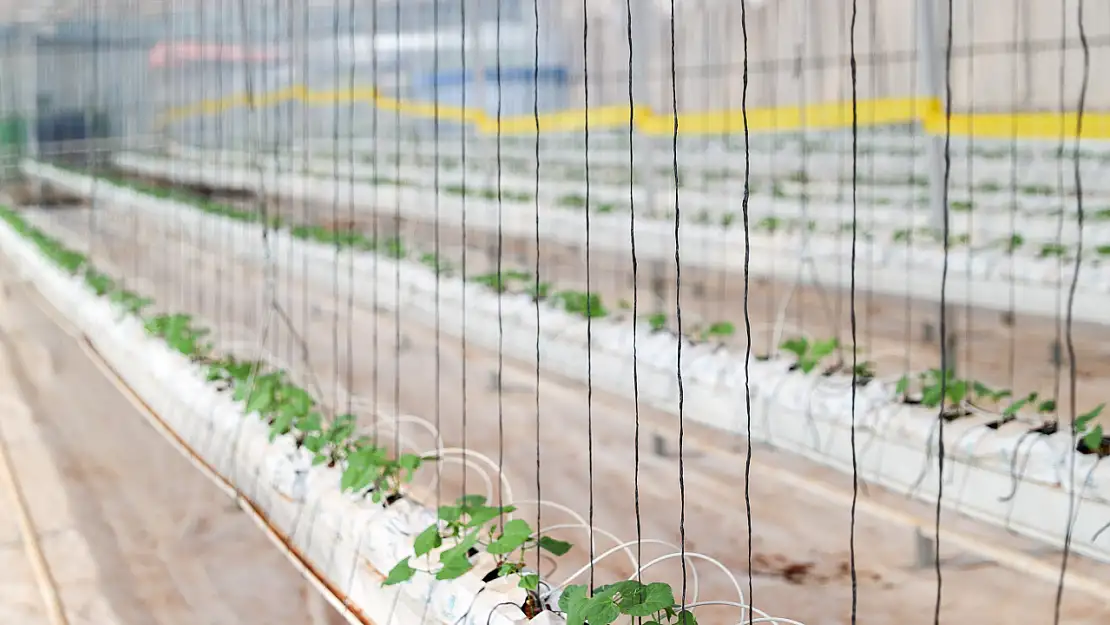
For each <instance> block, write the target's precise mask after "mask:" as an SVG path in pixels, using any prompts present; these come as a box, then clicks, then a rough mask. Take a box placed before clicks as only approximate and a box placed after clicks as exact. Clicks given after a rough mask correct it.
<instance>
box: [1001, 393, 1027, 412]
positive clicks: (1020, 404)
mask: <svg viewBox="0 0 1110 625" xmlns="http://www.w3.org/2000/svg"><path fill="white" fill-rule="evenodd" d="M1028 404H1029V398H1028V397H1022V398H1021V399H1018V400H1016V401H1014V402H1013V403H1012V404H1010V405H1009V406H1006V409H1005V410H1003V411H1002V416H1004V417H1012V416H1014V415H1016V414H1017V413H1018V411H1020V410H1021V409H1022V408H1024V407H1025V406H1027V405H1028Z"/></svg>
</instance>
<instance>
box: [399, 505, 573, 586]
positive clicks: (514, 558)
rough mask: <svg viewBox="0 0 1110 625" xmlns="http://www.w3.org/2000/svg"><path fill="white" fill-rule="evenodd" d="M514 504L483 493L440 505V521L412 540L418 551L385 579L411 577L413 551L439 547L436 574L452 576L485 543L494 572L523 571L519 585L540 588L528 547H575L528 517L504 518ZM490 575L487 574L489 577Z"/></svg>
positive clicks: (559, 550)
mask: <svg viewBox="0 0 1110 625" xmlns="http://www.w3.org/2000/svg"><path fill="white" fill-rule="evenodd" d="M514 510H515V508H514V507H513V506H489V505H486V498H485V497H483V496H482V495H464V496H462V497H460V498H459V499H458V500H457V501H456V502H455V505H451V506H440V507H439V511H438V517H439V518H438V521H436V522H435V523H433V524H432V525H429V526H428V527H427V528H425V529H424V531H422V532H421V533H420V534H419V535H418V536H417V537H416V540H415V541H414V542H413V556H410V557H406V558H404V559H403V560H401V561H400V562H398V563H397V565H396V566H394V567H393V569H392V570H391V571H390V572H389V575H388V576H387V577H386V580H385V584H386V585H391V584H399V583H401V582H404V581H408V580H409V579H412V577H413V576H414V575H415V574H416V571H417V569H415V568H413V566H412V562H411V557H416V558H421V557H424V556H430V554H431V552H432V551H434V550H440V551H439V566H438V568H437V569H436V570H435V571H434V573H435V577H436V579H439V580H449V579H457V578H459V577H462V576H463V575H464V574H466V573H467V572H469V571H470V570H471V569H473V568H474V564H473V562H472V558H473V556H474V555H475V549H476V548H477V547H479V546H481V547H484V548H485V551H486V553H488V554H490V555H492V556H494V558H495V560H496V567H495V569H494V571H492V572H490V574H489V576H492V577H506V576H509V575H518V576H519V578H520V579H519V582H518V586H520V587H521V588H523V589H525V590H528V591H532V592H535V591H536V590H538V589H539V581H540V580H539V575H538V574H535V573H527V572H525V565H524V552H525V551H527V550H528V549H529V548H535V547H538V548H540V549H543V550H545V551H547V552H549V553H551V554H552V555H555V556H561V555H564V554H566V553H567V552H568V551H570V549H571V544H570V543H567V542H563V541H561V540H556V539H554V538H551V537H550V536H538V535H536V533H535V532H534V531H533V530H532V528H531V526H529V525H528V523H527V522H526V521H523V520H521V519H512V520H509V521H504V522H502V521H503V519H504V516H505V515H506V514H510V513H512V512H513V511H514ZM445 545H446V546H447V547H446V548H443V547H444V546H445ZM489 576H487V577H489Z"/></svg>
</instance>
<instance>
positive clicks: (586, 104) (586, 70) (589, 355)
mask: <svg viewBox="0 0 1110 625" xmlns="http://www.w3.org/2000/svg"><path fill="white" fill-rule="evenodd" d="M586 2H587V0H582V92H583V96H582V97H583V108H584V109H585V110H586V111H589V110H590V46H589V41H590V13H589V9H588V7H587V4H586ZM582 135H583V146H584V148H583V149H584V150H585V152H584V157H585V158H584V159H583V160H584V161H585V163H586V181H585V182H586V201H585V215H586V458H587V471H588V473H589V476H590V477H589V481H590V486H589V491H590V492H589V508H590V509H589V516H588V517H587V518H588V522H589V524H590V536H589V539H590V551H589V555H590V588H593V587H594V586H595V584H594V530H593V527H594V512H595V510H594V374H593V371H594V369H593V365H594V362H593V343H594V341H593V329H594V328H593V311H592V310H590V307H591V306H592V303H591V300H590V293H591V289H590V287H591V284H590V275H591V274H592V273H593V266H592V265H591V264H590V191H591V188H590V116H589V115H588V114H587V115H586V116H585V123H584V126H583V128H582Z"/></svg>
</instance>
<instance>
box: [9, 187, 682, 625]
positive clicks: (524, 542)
mask: <svg viewBox="0 0 1110 625" xmlns="http://www.w3.org/2000/svg"><path fill="white" fill-rule="evenodd" d="M0 218H3V219H4V220H5V221H7V222H8V223H10V224H11V225H12V227H13V228H14V229H15V230H16V231H17V232H19V233H21V234H23V236H26V237H27V238H28V239H30V240H32V241H33V242H34V243H35V244H36V245H37V247H38V248H39V249H40V250H42V251H43V253H44V255H46V256H48V257H49V258H51V259H52V260H53V261H54V262H55V263H56V264H57V265H58V266H59V267H61V268H63V269H65V270H66V271H68V272H70V273H71V274H77V273H78V272H79V271H80V270H81V269H82V268H87V269H88V272H87V274H86V276H85V278H86V281H87V283H88V285H89V287H90V289H91V290H93V291H95V292H96V293H98V294H100V295H102V296H105V297H110V298H111V300H112V301H113V302H114V303H116V304H117V305H118V306H119V307H120V308H121V309H122V310H123V311H124V312H126V313H131V314H135V315H136V316H139V318H141V319H143V321H144V328H145V330H146V332H147V333H148V334H149V335H151V336H153V337H158V338H160V339H161V340H163V341H164V342H165V343H166V345H167V346H169V347H170V348H172V349H174V350H175V351H177V352H179V353H180V354H182V355H183V356H185V357H187V358H188V359H189V360H190V361H192V362H195V363H201V364H203V365H204V366H205V368H206V370H205V377H206V379H207V381H208V382H210V383H212V384H213V385H214V386H215V390H216V391H218V392H227V391H231V392H232V393H233V398H234V399H235V400H236V401H238V402H241V404H242V405H243V409H244V414H257V415H258V416H259V417H260V418H261V419H262V420H263V421H264V422H265V423H267V424H268V425H269V426H270V437H271V439H274V438H276V437H278V436H283V435H288V436H292V437H293V440H294V441H295V442H296V444H297V446H299V447H303V448H304V449H306V450H308V451H309V452H310V453H311V454H312V462H313V464H323V463H327V464H328V465H330V466H340V467H342V474H341V477H340V484H339V487H340V488H341V490H343V491H345V492H346V491H349V492H353V493H355V494H359V495H365V494H369V495H370V496H371V497H372V499H373V500H374V501H375V502H379V503H382V504H383V505H388V504H390V503H393V502H395V501H396V500H397V499H398V498H400V497H403V496H404V493H403V486H404V484H406V483H407V482H409V481H410V480H411V479H412V476H413V473H414V472H415V471H416V470H417V469H418V468H420V466H421V465H422V464H423V463H424V462H428V461H435V460H438V458H436V457H435V456H419V455H415V454H407V453H400V454H397V453H391V452H390V451H389V450H388V449H386V448H385V447H382V446H379V445H377V444H376V443H375V441H373V440H371V439H370V438H367V437H365V436H360V437H356V427H355V419H354V417H353V416H352V415H340V416H337V417H335V418H334V419H332V420H331V421H330V423H328V422H326V419H325V418H324V415H323V411H322V410H321V409H320V407H319V406H318V405H317V403H316V402H315V400H314V399H313V398H312V396H311V395H310V394H309V393H308V392H307V391H305V390H304V389H302V388H300V387H298V386H297V385H295V384H293V383H291V382H290V381H289V380H288V379H287V376H286V373H285V372H284V371H281V370H268V369H267V367H265V366H264V365H263V364H262V363H259V362H253V361H244V360H239V359H237V358H235V357H234V356H230V355H226V356H221V357H214V356H213V355H212V352H213V346H212V344H211V343H210V342H207V341H206V340H205V338H206V337H207V336H208V331H207V330H206V329H204V328H200V327H198V326H197V325H196V324H195V323H194V320H193V318H192V317H191V316H189V315H186V314H157V315H151V316H149V317H145V318H144V317H142V316H141V311H142V310H143V309H145V308H146V307H147V306H149V305H150V304H151V303H152V302H151V301H150V300H149V299H146V298H142V297H140V296H138V295H137V294H135V293H132V292H130V291H126V290H122V289H118V288H117V287H116V283H115V282H114V281H113V280H112V279H111V278H109V277H108V276H105V275H102V274H100V273H98V272H95V270H92V269H91V268H88V267H87V260H86V259H85V258H84V257H83V256H81V255H80V254H75V253H72V252H70V251H69V250H67V249H65V248H64V247H63V246H62V245H61V244H60V243H58V242H57V241H55V240H54V239H52V238H50V237H48V236H46V235H45V234H43V233H41V232H40V231H38V230H36V229H34V228H33V227H31V226H30V225H28V224H27V223H26V222H25V221H23V220H22V219H21V218H19V216H18V215H17V214H15V213H14V212H13V211H10V210H9V209H5V208H2V207H0ZM563 299H564V301H567V300H569V301H570V302H571V304H572V305H576V304H580V305H583V306H584V307H585V308H586V310H587V311H592V313H591V314H593V313H596V312H597V311H598V310H603V309H601V307H600V300H599V299H597V298H596V296H592V297H591V296H586V295H585V294H582V297H567V296H566V295H565V294H564V297H563ZM512 511H513V508H512V507H511V506H506V507H493V506H489V505H487V504H486V500H485V498H484V497H482V496H479V495H464V496H462V497H460V498H459V500H458V501H456V503H455V505H453V506H442V507H440V508H439V512H438V521H437V522H436V523H435V524H433V525H431V526H429V527H428V528H427V529H425V530H424V531H423V532H421V534H420V536H419V537H418V538H417V540H416V543H415V545H414V547H415V548H414V556H412V557H420V556H428V555H430V554H431V552H432V551H433V550H437V549H438V550H440V552H439V568H438V569H437V570H436V571H435V575H436V577H438V578H440V579H453V578H456V577H459V576H461V575H463V574H465V573H467V572H468V571H470V570H471V569H472V568H473V563H472V561H471V560H472V558H473V556H474V554H475V551H476V549H477V548H478V547H483V548H484V549H485V550H486V552H487V553H489V554H491V555H493V556H494V558H495V560H496V562H497V566H496V570H495V571H492V572H490V575H491V576H492V577H505V576H509V575H518V576H519V582H518V585H519V586H520V587H521V588H524V589H525V590H526V591H527V592H528V593H529V594H528V597H529V600H528V601H529V603H526V604H525V605H524V606H521V608H522V609H523V610H525V613H526V614H528V616H529V617H531V616H534V615H535V614H536V613H538V612H539V611H542V610H543V609H544V608H543V607H541V602H540V598H539V594H538V589H539V587H540V580H539V576H538V574H536V573H532V572H528V571H527V570H526V569H525V566H524V560H523V554H524V552H525V551H527V550H528V549H533V548H537V549H542V550H545V551H547V552H549V553H551V554H553V555H555V556H561V555H564V554H566V553H567V552H568V551H569V550H570V549H571V545H570V543H566V542H563V541H560V540H556V539H554V538H551V537H548V536H540V535H537V533H536V532H535V531H534V530H533V529H532V528H531V527H530V526H529V525H528V524H527V523H526V522H525V521H522V520H519V519H511V520H507V521H504V522H502V520H503V518H504V516H505V515H506V514H509V513H511V512H512ZM443 547H446V548H443ZM415 572H416V569H414V568H413V567H412V565H411V557H410V558H406V559H405V560H403V561H402V562H401V563H398V565H396V566H395V567H394V568H393V570H392V571H390V573H389V576H388V578H387V579H386V580H385V582H384V583H386V584H395V583H400V582H402V581H405V580H407V579H410V578H411V577H412V576H413V575H414V574H415ZM488 579H490V576H487V580H488ZM560 607H561V608H562V609H563V610H565V611H566V612H567V616H568V619H569V620H570V622H572V623H578V624H579V625H581V624H582V623H585V622H586V621H589V623H590V624H591V625H605V624H608V623H612V622H613V620H615V619H616V618H617V617H618V616H619V615H621V614H625V615H629V616H636V617H651V618H653V619H654V620H655V622H659V623H688V624H692V623H694V622H695V621H694V619H693V615H692V614H691V613H689V612H685V611H683V610H682V609H681V608H680V606H678V605H676V604H675V602H674V598H673V591H672V590H671V588H670V586H667V585H666V584H658V583H656V584H647V585H645V584H641V583H639V582H619V583H618V584H613V585H609V586H601V587H599V588H595V589H594V590H593V591H592V593H590V592H589V591H588V589H587V587H586V586H570V587H568V588H567V589H566V590H565V592H564V593H563V595H562V598H561V601H560Z"/></svg>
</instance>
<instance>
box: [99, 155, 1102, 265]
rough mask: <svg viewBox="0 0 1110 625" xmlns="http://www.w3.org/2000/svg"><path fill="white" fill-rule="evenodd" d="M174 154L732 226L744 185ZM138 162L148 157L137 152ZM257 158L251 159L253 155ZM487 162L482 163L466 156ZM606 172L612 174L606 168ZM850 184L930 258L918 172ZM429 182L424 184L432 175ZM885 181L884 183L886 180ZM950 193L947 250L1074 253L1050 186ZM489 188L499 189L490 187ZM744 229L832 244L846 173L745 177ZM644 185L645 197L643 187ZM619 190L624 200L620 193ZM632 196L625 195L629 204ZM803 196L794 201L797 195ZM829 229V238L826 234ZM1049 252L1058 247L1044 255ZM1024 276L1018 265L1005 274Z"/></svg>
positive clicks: (1072, 225) (1088, 254) (846, 194)
mask: <svg viewBox="0 0 1110 625" xmlns="http://www.w3.org/2000/svg"><path fill="white" fill-rule="evenodd" d="M168 152H169V153H170V155H171V156H173V157H174V158H180V159H184V160H186V161H194V162H197V163H202V164H204V165H212V164H219V165H221V166H222V165H230V166H232V167H238V168H244V167H248V166H252V167H253V166H255V165H256V164H257V165H259V166H262V167H263V168H265V169H266V170H267V171H269V170H273V171H274V172H279V171H280V172H287V173H293V174H304V175H308V176H316V177H322V178H326V179H329V180H334V179H339V180H340V182H341V183H343V184H351V183H360V184H373V185H375V186H376V187H405V188H409V189H412V190H422V191H425V192H435V191H438V192H439V193H441V194H444V195H452V196H463V195H464V196H466V197H468V198H474V199H479V200H490V201H494V200H496V201H499V202H500V203H502V204H503V205H504V206H507V207H509V208H510V210H515V209H516V207H517V206H518V205H521V204H525V205H528V207H531V206H532V205H534V204H535V202H536V199H537V196H538V198H539V201H540V203H541V204H543V205H545V206H559V207H563V208H572V209H578V210H585V209H587V208H588V209H589V210H590V211H592V212H594V213H628V212H630V210H631V208H632V206H633V201H634V202H635V208H636V215H637V218H638V219H647V220H650V219H661V220H666V221H669V222H672V223H673V222H674V220H675V217H676V216H677V215H681V218H682V221H683V222H684V223H686V224H687V225H702V226H719V227H721V228H722V229H726V230H727V229H730V228H732V229H740V228H742V221H741V219H742V215H743V212H742V209H743V207H742V205H741V202H740V198H742V197H743V193H744V188H743V180H742V176H741V177H740V178H736V177H733V180H732V182H731V183H728V184H713V185H697V184H693V185H690V184H682V185H680V186H681V189H682V193H681V196H680V197H681V204H680V205H681V211H677V210H676V209H675V206H674V199H675V195H674V187H673V183H672V180H671V176H670V173H669V172H661V173H660V175H659V178H658V184H657V185H656V188H655V189H654V190H653V191H652V190H649V189H648V188H647V187H646V186H645V185H642V184H638V185H636V186H635V187H634V188H632V189H630V188H629V182H628V180H627V178H628V174H627V171H615V170H609V174H606V170H604V169H598V168H591V177H590V179H591V184H590V202H589V206H587V198H586V194H585V185H584V183H583V180H584V172H583V171H578V172H577V173H576V175H572V176H569V177H568V176H567V175H566V174H565V173H564V172H560V171H559V170H558V169H557V168H554V167H552V166H550V165H545V166H544V168H543V170H542V172H541V175H542V179H541V183H540V185H539V191H538V194H537V190H536V181H535V177H534V170H532V171H531V172H528V175H526V174H525V172H515V173H514V172H513V171H505V172H501V173H498V172H496V171H493V170H490V171H483V172H479V173H475V172H473V171H469V170H470V169H471V168H469V167H468V171H467V172H463V171H461V170H457V169H453V168H450V167H445V166H444V163H443V162H441V164H440V165H441V166H440V171H439V173H438V177H437V175H436V174H435V173H434V169H432V168H433V167H434V165H433V164H431V163H429V164H426V165H424V166H411V165H400V164H397V163H387V164H384V165H378V166H375V165H373V164H366V163H362V162H354V163H351V162H348V160H347V159H345V158H341V159H338V160H330V159H320V158H308V157H305V156H297V155H288V156H281V157H263V158H258V159H254V158H253V157H252V156H251V155H250V154H248V153H246V152H229V151H221V152H212V151H205V150H197V149H192V148H186V147H181V146H171V147H170V148H169V149H168ZM134 158H143V157H141V156H138V155H125V156H124V157H123V158H122V159H118V160H117V162H123V163H129V162H133V159H134ZM147 160H148V162H158V161H159V160H160V159H158V158H156V157H155V158H150V157H147ZM256 160H257V161H258V163H255V161H256ZM478 162H480V163H486V164H488V163H489V161H488V160H485V161H478ZM613 174H615V175H613ZM859 176H860V177H859V179H858V181H857V189H858V193H857V200H858V206H857V214H858V216H859V220H858V223H857V227H858V233H857V234H858V236H859V237H860V238H861V239H864V240H879V241H884V242H893V243H899V242H901V243H903V244H905V243H908V242H909V235H911V234H912V235H915V236H916V237H918V238H920V239H921V241H924V242H930V243H932V244H933V248H934V249H933V250H929V249H928V248H926V249H925V250H924V253H926V254H930V253H932V254H934V255H935V253H936V251H937V249H936V248H937V245H938V244H939V239H940V238H941V234H940V231H939V230H938V228H937V226H936V224H935V218H934V217H933V215H932V214H930V212H929V210H928V206H927V205H928V196H927V193H926V191H925V190H923V189H922V185H927V180H926V179H925V178H923V177H920V176H919V177H916V178H912V179H911V178H909V177H906V178H905V179H903V180H902V181H901V183H899V184H900V186H890V185H889V184H884V185H878V184H875V183H876V180H874V179H873V178H872V176H871V175H870V174H869V172H867V171H864V170H861V171H860V173H859ZM433 181H434V182H433ZM886 182H888V183H890V182H891V181H886ZM953 186H954V188H952V189H951V190H950V194H949V207H950V209H951V219H950V221H949V239H948V245H949V249H952V250H959V251H961V252H963V253H969V254H975V255H977V256H980V257H983V258H987V259H995V258H997V257H999V256H1003V255H1013V254H1015V253H1017V254H1018V255H1019V256H1025V255H1029V256H1032V257H1033V258H1037V257H1050V256H1051V257H1057V256H1065V257H1068V256H1070V257H1074V253H1075V251H1076V250H1077V245H1076V243H1077V239H1078V229H1077V227H1076V226H1077V225H1078V211H1077V210H1076V205H1075V198H1068V197H1065V198H1061V197H1059V194H1057V193H1056V191H1055V189H1054V188H1053V187H1051V186H1043V185H1040V186H1039V185H1025V184H1023V186H1022V187H1021V189H1020V190H1018V192H1017V194H1016V195H1015V194H1014V193H1012V192H1011V190H1009V189H1006V188H1004V187H1002V186H1001V185H995V184H990V185H987V184H984V185H983V186H982V188H979V189H975V190H970V189H966V188H962V187H958V186H955V185H953ZM498 189H500V191H499V190H498ZM748 190H749V193H750V203H749V205H748V211H749V213H748V219H749V224H750V227H751V228H752V229H753V230H756V231H759V232H775V231H778V232H793V233H795V234H801V233H803V232H805V233H811V234H814V233H815V234H818V235H821V236H823V237H825V238H832V239H836V238H840V239H844V238H846V236H847V233H848V232H850V231H851V225H852V220H851V216H852V206H851V198H850V194H851V180H850V179H847V180H845V179H842V180H841V181H839V182H828V181H822V180H809V179H808V175H807V174H806V172H805V171H795V172H789V171H786V172H781V175H780V176H779V177H778V179H775V180H773V181H768V180H763V179H755V180H753V181H752V182H751V184H750V186H749V189H748ZM649 191H650V193H649ZM630 195H631V196H633V197H631V198H630ZM633 198H634V199H633ZM1086 198H1087V204H1086V207H1085V211H1084V222H1085V223H1084V237H1085V238H1084V240H1085V246H1084V252H1085V253H1084V256H1085V258H1087V259H1089V260H1092V261H1094V260H1101V259H1103V258H1110V199H1104V200H1102V201H1099V200H1098V198H1094V197H1092V196H1091V194H1090V193H1087V194H1086ZM803 200H805V201H804V202H803ZM830 234H832V235H836V236H832V237H830V236H829V235H830ZM1056 248H1060V252H1057V251H1055V250H1056ZM1016 273H1017V275H1024V274H1025V273H1026V272H1025V271H1019V272H1016Z"/></svg>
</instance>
